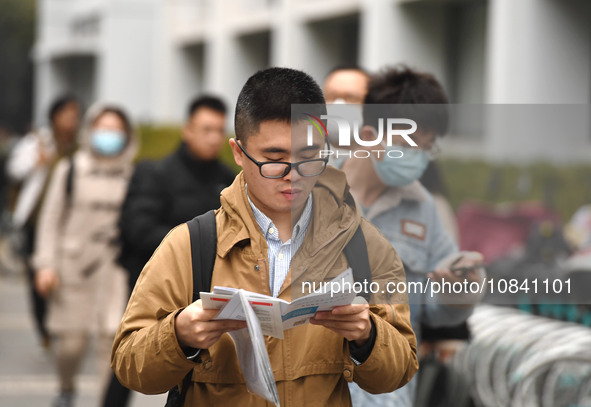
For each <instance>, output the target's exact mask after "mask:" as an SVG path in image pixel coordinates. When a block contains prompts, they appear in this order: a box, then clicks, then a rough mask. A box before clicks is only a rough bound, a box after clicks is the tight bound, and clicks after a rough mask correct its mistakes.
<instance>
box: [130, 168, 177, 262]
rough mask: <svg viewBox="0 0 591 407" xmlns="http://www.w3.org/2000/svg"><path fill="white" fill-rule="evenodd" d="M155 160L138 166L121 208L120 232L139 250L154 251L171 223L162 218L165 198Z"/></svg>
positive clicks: (149, 252)
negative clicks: (168, 223) (166, 222)
mask: <svg viewBox="0 0 591 407" xmlns="http://www.w3.org/2000/svg"><path fill="white" fill-rule="evenodd" d="M157 164H158V163H155V162H150V161H144V162H141V163H139V164H138V166H137V167H136V169H135V171H134V173H133V176H132V178H131V181H130V183H129V187H128V190H127V196H126V198H125V202H124V204H123V208H122V211H121V222H120V227H121V234H122V237H123V239H124V240H125V242H126V243H127V244H128V245H129V246H130V247H132V248H134V250H136V251H137V252H139V253H142V254H144V253H147V254H148V255H149V254H151V253H152V252H154V250H155V249H156V247H158V245H159V244H160V242H161V241H162V239H164V236H166V234H167V233H168V232H169V231H170V227H169V226H168V225H167V224H165V223H164V222H163V220H162V213H163V212H164V210H165V206H166V202H165V200H164V197H163V191H162V186H161V185H162V182H161V181H160V176H159V173H158V169H157Z"/></svg>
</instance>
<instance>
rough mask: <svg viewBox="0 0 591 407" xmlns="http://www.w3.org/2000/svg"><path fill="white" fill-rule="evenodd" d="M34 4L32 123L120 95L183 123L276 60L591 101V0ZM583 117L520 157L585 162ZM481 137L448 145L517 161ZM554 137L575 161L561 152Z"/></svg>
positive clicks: (136, 112)
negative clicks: (203, 97)
mask: <svg viewBox="0 0 591 407" xmlns="http://www.w3.org/2000/svg"><path fill="white" fill-rule="evenodd" d="M38 10H39V18H38V38H37V41H36V45H35V48H34V50H33V58H34V61H35V67H36V77H35V79H36V80H35V121H36V123H37V124H40V123H42V122H43V119H44V112H45V111H46V109H47V106H48V103H49V101H50V100H51V99H52V98H53V97H54V96H55V95H57V94H58V93H61V92H64V91H72V92H74V93H76V94H78V95H80V96H81V97H82V98H83V99H84V101H85V102H86V103H89V102H91V101H93V100H96V99H108V100H115V101H118V102H120V103H122V104H123V105H125V106H127V107H128V108H129V109H130V111H131V113H132V114H133V116H134V117H135V118H136V119H137V120H139V121H142V122H147V123H171V122H180V121H181V120H182V119H183V117H184V114H185V109H186V105H187V102H188V101H189V100H190V99H191V98H192V97H193V96H195V95H196V94H198V93H200V92H204V91H208V92H215V93H218V94H221V95H222V96H223V97H224V98H225V99H226V100H227V101H228V102H229V104H230V105H232V104H233V103H234V102H235V100H236V97H237V95H238V92H239V91H240V88H241V86H242V85H243V83H244V81H245V80H246V79H247V78H248V77H249V76H250V75H251V74H252V73H254V72H255V71H256V70H258V69H261V68H264V67H267V66H271V65H274V66H288V67H293V68H299V69H303V70H304V71H306V72H308V73H310V74H311V75H312V76H313V77H315V78H316V79H317V80H318V81H319V82H322V81H323V79H324V76H325V75H326V73H327V72H328V71H329V70H330V69H331V68H332V67H334V66H336V65H339V64H351V63H356V64H359V65H361V66H363V67H365V68H366V69H368V70H370V71H374V70H377V69H379V68H381V67H383V66H385V65H392V64H396V63H399V62H404V63H406V64H408V65H410V66H412V67H415V68H418V69H420V70H425V71H430V72H433V73H435V75H436V76H437V77H438V78H439V79H440V80H441V81H442V82H443V84H444V86H445V88H446V90H447V91H448V93H449V95H450V99H451V101H452V102H453V103H458V104H514V103H519V104H578V105H587V106H589V104H590V103H591V25H590V24H589V21H591V2H589V1H588V0H563V1H558V0H517V1H516V0H166V1H162V0H39V7H38ZM579 108H581V107H580V106H579ZM583 109H585V107H584V106H583ZM587 110H588V111H589V109H587ZM589 112H590V113H591V111H589ZM582 126H583V127H582V129H581V131H582V133H581V134H562V135H556V136H557V138H554V139H535V138H534V135H533V134H532V132H530V134H531V136H529V138H525V139H524V140H521V144H520V146H518V147H520V148H521V150H522V153H521V155H524V151H523V148H525V147H526V148H527V149H526V151H525V154H526V155H527V157H528V158H531V159H535V158H552V159H558V160H559V161H561V160H562V161H564V160H573V159H575V160H577V159H583V158H584V157H589V156H591V135H590V131H589V129H590V128H591V126H590V125H589V123H587V124H586V126H587V127H585V124H583V125H582ZM557 128H558V131H559V130H560V128H561V127H557ZM488 133H491V132H490V131H489V132H488ZM488 133H487V134H481V135H478V136H474V137H470V136H457V137H449V138H447V143H448V144H449V145H450V148H447V151H448V152H449V151H452V152H454V153H455V154H457V155H480V156H484V157H485V158H490V159H509V160H510V159H511V158H513V159H519V158H523V157H521V156H520V154H519V153H517V152H515V150H518V149H516V148H513V149H508V148H507V145H508V144H511V143H512V142H514V139H512V138H511V137H509V136H506V135H505V136H503V134H498V133H499V132H497V131H494V132H493V133H494V134H488ZM501 133H502V132H501ZM567 133H572V132H567ZM508 137H509V138H508ZM560 137H566V138H567V139H568V140H569V143H568V144H569V147H573V151H574V154H579V155H580V157H579V156H578V155H577V156H576V157H573V155H572V154H573V152H571V151H570V150H569V151H565V153H564V154H562V155H560V154H559V157H557V156H556V154H557V153H556V151H555V149H552V148H551V147H554V146H555V145H556V144H557V143H558V142H559V140H560ZM546 138H547V137H546ZM548 143H550V146H549V145H548ZM508 150H513V153H511V151H508ZM549 151H550V152H549ZM551 155H552V156H551Z"/></svg>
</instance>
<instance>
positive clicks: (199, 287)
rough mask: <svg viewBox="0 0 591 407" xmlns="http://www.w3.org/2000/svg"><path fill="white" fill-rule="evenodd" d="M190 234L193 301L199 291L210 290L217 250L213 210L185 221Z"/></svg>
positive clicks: (197, 296) (195, 299)
mask: <svg viewBox="0 0 591 407" xmlns="http://www.w3.org/2000/svg"><path fill="white" fill-rule="evenodd" d="M187 226H189V234H190V236H191V262H192V265H193V302H195V301H197V300H198V299H199V293H200V292H201V291H204V292H209V291H210V290H211V275H212V273H213V265H214V263H215V256H216V250H217V231H216V224H215V212H214V211H213V210H211V211H209V212H206V213H204V214H203V215H199V216H196V217H194V218H193V219H191V220H190V221H188V222H187Z"/></svg>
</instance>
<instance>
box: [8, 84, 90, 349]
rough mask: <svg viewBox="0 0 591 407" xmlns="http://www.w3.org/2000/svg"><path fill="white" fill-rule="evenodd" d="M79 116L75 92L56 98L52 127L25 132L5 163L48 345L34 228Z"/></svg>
mask: <svg viewBox="0 0 591 407" xmlns="http://www.w3.org/2000/svg"><path fill="white" fill-rule="evenodd" d="M79 117H80V104H79V103H78V101H77V99H76V98H75V97H74V96H72V95H64V96H60V97H58V98H56V99H55V100H54V101H53V103H52V104H51V107H50V109H49V123H50V128H45V127H42V128H40V129H37V130H35V131H32V132H30V133H28V134H27V135H25V136H24V137H23V138H22V139H21V140H20V141H19V142H18V143H17V144H16V146H15V147H14V148H13V150H12V152H11V154H10V156H9V158H8V161H7V164H6V171H7V173H8V176H9V177H10V178H11V180H12V181H13V182H15V183H17V184H18V186H19V188H18V189H19V193H18V198H17V201H16V205H15V208H14V212H13V218H12V227H13V228H15V229H16V230H20V231H21V232H22V234H23V235H24V236H23V240H24V245H23V246H24V247H22V251H23V253H22V255H23V256H24V260H25V267H26V269H27V276H28V277H29V283H30V292H31V302H32V310H33V316H34V320H35V324H36V326H37V330H38V332H39V334H40V336H41V339H42V344H43V346H44V347H45V348H47V347H48V346H49V334H48V331H47V328H46V326H45V315H46V303H45V300H44V299H43V298H42V297H41V296H40V295H39V294H38V293H37V292H36V290H35V288H34V284H33V276H34V269H33V267H32V265H31V261H30V260H31V256H32V254H33V252H34V250H35V247H34V240H35V228H36V225H37V219H38V213H39V208H40V207H41V204H42V202H43V199H44V196H45V190H46V186H47V180H48V179H49V177H50V174H51V173H52V171H53V169H54V166H55V164H56V163H57V162H58V160H59V159H61V158H63V157H69V156H71V155H72V154H73V153H74V151H75V150H76V134H77V131H78V126H79Z"/></svg>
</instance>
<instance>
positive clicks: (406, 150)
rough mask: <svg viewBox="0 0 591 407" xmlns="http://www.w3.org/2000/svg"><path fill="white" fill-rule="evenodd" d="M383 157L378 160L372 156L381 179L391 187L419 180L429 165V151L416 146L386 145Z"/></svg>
mask: <svg viewBox="0 0 591 407" xmlns="http://www.w3.org/2000/svg"><path fill="white" fill-rule="evenodd" d="M400 152H402V155H401V154H400ZM388 153H389V154H390V155H388ZM398 157H399V158H398ZM381 158H382V160H381V161H378V160H377V159H375V157H374V156H372V162H373V167H374V169H375V171H376V174H378V177H379V178H380V180H382V182H383V183H384V184H386V185H389V186H391V187H403V186H405V185H408V184H410V183H411V182H413V181H416V180H418V179H419V178H421V176H422V175H423V173H424V172H425V169H426V168H427V165H429V156H428V155H427V153H425V152H424V151H422V150H419V149H418V148H416V147H403V146H392V147H386V152H385V153H384V155H383V156H381Z"/></svg>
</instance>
